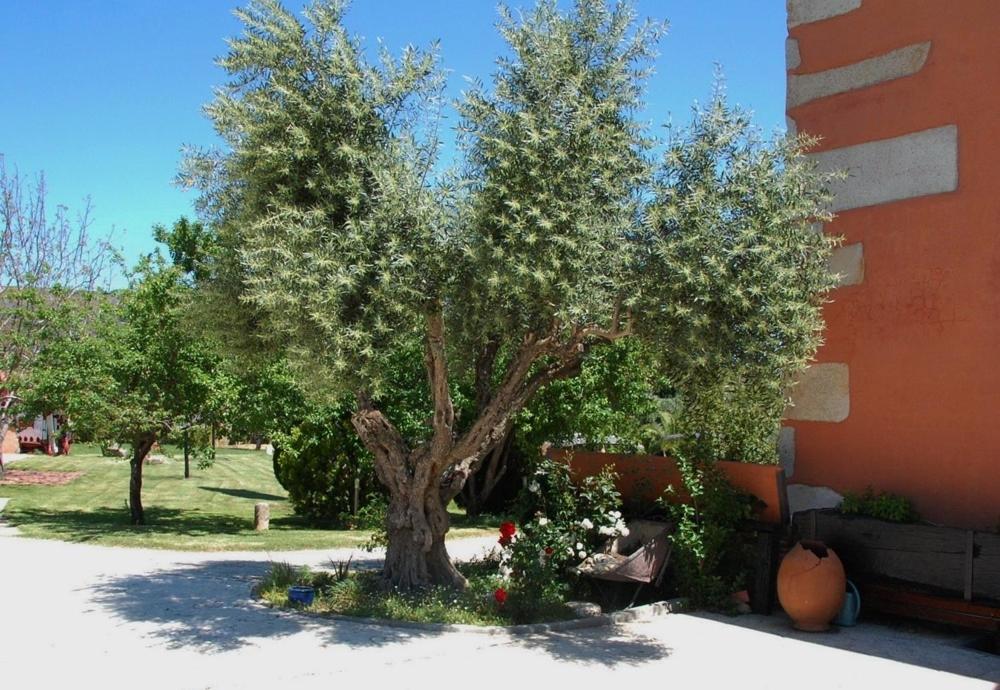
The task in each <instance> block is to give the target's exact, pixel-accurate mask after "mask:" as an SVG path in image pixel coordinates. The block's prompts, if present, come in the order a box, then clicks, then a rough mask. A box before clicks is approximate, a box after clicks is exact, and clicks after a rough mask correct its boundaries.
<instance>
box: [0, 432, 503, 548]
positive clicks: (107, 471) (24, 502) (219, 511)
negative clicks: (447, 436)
mask: <svg viewBox="0 0 1000 690" xmlns="http://www.w3.org/2000/svg"><path fill="white" fill-rule="evenodd" d="M73 450H74V453H73V455H70V456H68V457H63V456H60V457H55V458H49V457H45V456H35V457H32V458H28V459H25V460H20V461H18V462H17V463H16V464H15V465H14V467H16V468H18V469H23V470H41V471H59V472H83V475H82V476H81V477H79V478H77V479H75V480H74V481H72V482H70V483H69V484H66V485H64V486H0V496H4V497H8V498H10V503H9V504H8V505H7V508H6V510H5V511H4V517H5V518H6V519H7V520H8V521H9V522H10V523H11V524H13V525H16V526H17V527H18V528H19V529H20V531H21V533H22V534H24V535H25V536H28V537H37V538H43V539H62V540H65V541H72V542H87V543H92V544H101V545H106V546H131V547H147V548H161V549H178V550H192V551H231V550H240V551H243V550H246V551H259V550H274V551H280V550H294V549H320V548H337V547H353V546H359V545H361V544H364V543H365V542H367V541H368V539H369V537H370V535H371V533H370V532H369V531H365V530H357V531H351V530H329V529H316V528H314V527H311V526H309V525H308V524H307V523H305V522H304V521H303V520H302V519H301V518H298V517H297V516H295V515H294V513H293V512H292V507H291V504H290V503H289V501H288V497H287V493H286V492H285V490H284V489H283V488H282V487H281V485H280V484H278V482H277V480H276V479H275V478H274V472H273V469H272V464H271V458H270V457H269V456H268V455H267V454H266V453H265V452H263V451H254V450H239V449H229V448H220V449H219V450H218V452H217V455H216V460H215V463H214V464H213V465H212V466H211V467H209V468H207V469H197V468H196V466H195V464H194V463H192V466H191V477H190V478H189V479H184V463H183V459H182V458H179V457H178V458H172V459H169V460H168V461H167V462H164V463H163V464H155V465H146V466H145V467H144V468H143V476H144V479H143V492H142V494H143V506H144V507H145V510H146V521H147V524H146V525H144V526H141V527H133V526H131V525H129V514H128V509H127V506H126V499H127V497H128V482H129V464H128V461H127V460H124V459H120V458H104V457H101V455H100V453H99V451H98V449H97V448H96V447H91V446H83V445H78V446H74V449H73ZM165 450H166V451H167V452H168V453H170V451H171V449H169V448H167V449H165ZM260 501H266V502H267V503H269V504H270V507H271V529H269V530H268V531H265V532H256V531H254V529H253V508H254V504H255V503H258V502H260ZM454 517H455V518H456V520H455V529H453V530H452V531H451V532H450V533H449V537H452V538H454V537H463V536H481V535H485V534H489V533H492V531H493V528H492V526H490V531H489V532H488V531H486V530H485V529H484V527H486V525H485V524H484V523H482V522H480V523H479V524H477V525H469V526H466V525H463V524H461V523H462V519H461V518H462V517H464V516H458V515H456V516H454ZM479 525H483V527H480V526H479Z"/></svg>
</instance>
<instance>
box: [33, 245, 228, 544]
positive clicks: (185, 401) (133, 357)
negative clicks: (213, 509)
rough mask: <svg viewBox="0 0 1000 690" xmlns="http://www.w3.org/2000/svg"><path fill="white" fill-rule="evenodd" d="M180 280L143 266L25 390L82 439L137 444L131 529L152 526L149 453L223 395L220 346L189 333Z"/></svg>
mask: <svg viewBox="0 0 1000 690" xmlns="http://www.w3.org/2000/svg"><path fill="white" fill-rule="evenodd" d="M181 278H182V274H181V272H180V271H179V270H178V269H177V268H175V267H171V266H167V265H165V263H164V262H163V261H162V260H161V259H159V258H158V257H154V258H148V259H144V260H143V261H141V262H140V264H139V266H138V268H137V270H136V273H135V275H134V276H133V279H132V284H131V285H130V287H129V289H128V290H125V291H124V292H122V293H120V294H118V295H116V299H115V300H114V302H113V303H111V304H108V305H106V308H105V309H104V310H103V311H102V314H101V318H99V319H97V320H95V321H94V322H92V323H90V324H88V325H87V326H86V327H85V328H83V329H82V330H81V332H79V333H77V334H74V337H67V338H61V339H58V340H53V341H51V342H50V343H49V344H48V345H47V346H46V348H45V349H44V350H43V355H44V356H43V358H42V359H41V360H40V362H39V364H38V366H36V367H35V369H34V371H33V372H32V376H31V378H30V379H29V380H28V383H29V384H30V385H29V386H28V387H27V390H26V397H27V398H28V400H29V401H30V403H31V405H32V406H33V407H34V408H35V409H60V410H64V411H65V412H66V414H67V415H68V416H69V417H70V419H71V420H72V423H73V425H74V428H76V429H79V430H80V431H81V432H82V433H84V434H86V435H88V436H90V437H93V438H99V439H108V440H110V441H114V442H118V443H121V444H128V445H129V446H130V448H131V452H130V459H129V462H130V464H131V472H130V480H129V493H128V497H129V500H128V504H129V512H130V519H131V522H132V524H134V525H142V524H145V512H144V510H143V505H142V468H143V463H144V461H145V460H146V456H147V455H148V454H149V451H150V449H152V447H153V446H154V444H156V443H157V442H158V441H159V440H161V439H164V438H167V437H169V436H170V435H171V434H176V433H177V432H178V431H179V430H181V429H183V428H185V427H187V426H188V425H189V424H190V423H191V420H192V419H197V418H199V417H200V416H202V415H203V414H204V411H205V410H206V409H209V408H211V407H212V406H213V405H216V404H218V400H217V397H218V391H219V390H220V389H224V388H226V383H225V382H224V381H223V382H220V381H219V377H220V375H221V376H225V373H224V372H222V367H221V366H220V360H219V357H218V355H217V354H216V351H215V348H214V347H213V346H212V344H211V343H209V342H207V341H206V340H204V339H203V338H200V337H198V336H197V335H196V334H193V333H192V332H191V330H190V329H189V328H188V327H187V325H186V320H185V318H184V311H185V309H186V305H187V303H188V301H189V299H190V289H189V288H188V287H187V286H186V285H185V284H184V282H183V281H182V280H181ZM220 372H222V373H221V374H220Z"/></svg>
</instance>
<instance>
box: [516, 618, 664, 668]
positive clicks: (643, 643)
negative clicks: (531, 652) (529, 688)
mask: <svg viewBox="0 0 1000 690" xmlns="http://www.w3.org/2000/svg"><path fill="white" fill-rule="evenodd" d="M515 643H516V644H519V645H521V646H523V647H530V648H533V649H542V650H544V651H545V652H546V653H547V654H549V655H550V656H552V657H553V658H555V659H559V660H561V661H572V662H584V663H590V664H594V665H601V666H642V665H643V664H648V663H652V662H654V661H659V660H662V659H664V658H666V657H668V656H670V655H671V654H672V653H673V649H672V648H671V647H669V646H667V645H666V644H664V643H663V641H662V640H658V639H656V638H654V637H648V636H646V635H641V634H636V633H635V632H628V631H626V629H625V628H621V627H617V626H607V627H605V626H602V627H597V628H583V629H580V630H567V631H563V632H551V633H546V634H544V635H531V636H525V637H518V638H516V639H515Z"/></svg>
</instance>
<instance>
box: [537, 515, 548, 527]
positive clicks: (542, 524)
mask: <svg viewBox="0 0 1000 690" xmlns="http://www.w3.org/2000/svg"><path fill="white" fill-rule="evenodd" d="M547 524H549V519H548V518H544V517H540V518H538V526H539V527H545V525H547Z"/></svg>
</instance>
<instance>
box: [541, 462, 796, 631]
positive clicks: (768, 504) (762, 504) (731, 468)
mask: <svg viewBox="0 0 1000 690" xmlns="http://www.w3.org/2000/svg"><path fill="white" fill-rule="evenodd" d="M547 455H548V457H549V458H551V459H552V460H556V461H560V462H565V463H567V464H568V465H569V469H570V476H571V477H572V479H573V481H575V482H579V481H581V480H582V479H583V478H584V477H589V476H594V475H597V474H600V472H601V470H603V469H604V468H605V467H610V468H611V469H612V470H614V472H615V474H616V475H617V477H618V478H617V480H616V481H615V484H616V486H617V488H618V491H619V492H621V495H622V498H623V499H624V500H626V501H630V500H636V501H645V502H650V503H651V502H652V501H654V500H656V499H657V498H658V497H660V496H662V495H663V492H664V491H666V489H667V487H668V486H674V487H675V488H676V490H677V496H678V498H679V499H680V500H685V494H684V491H683V481H682V479H681V474H680V471H679V470H678V469H677V464H676V461H675V460H674V459H673V458H668V457H663V456H659V455H625V454H619V453H595V452H590V451H574V450H568V449H549V451H548V452H547ZM716 464H717V466H718V467H719V469H721V470H722V472H723V473H724V474H725V475H726V478H727V479H728V480H729V481H730V483H732V484H733V486H735V487H736V488H738V489H740V490H741V491H744V492H746V493H748V494H750V495H752V496H753V497H754V498H755V499H756V508H755V512H754V516H753V518H752V519H751V520H750V521H749V522H748V523H747V525H746V528H747V529H748V530H750V531H752V532H753V535H754V537H753V538H754V541H755V545H754V549H755V558H754V569H753V573H752V580H751V583H750V608H751V609H752V610H753V611H754V613H764V614H769V613H770V612H771V610H772V608H773V607H774V602H775V599H776V588H777V576H778V548H779V545H780V542H781V539H782V536H783V535H784V534H785V532H786V530H787V526H788V524H789V514H788V494H787V491H786V488H785V471H784V470H783V469H782V468H781V467H779V466H777V465H756V464H752V463H744V462H730V461H725V460H721V461H719V462H717V463H716Z"/></svg>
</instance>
